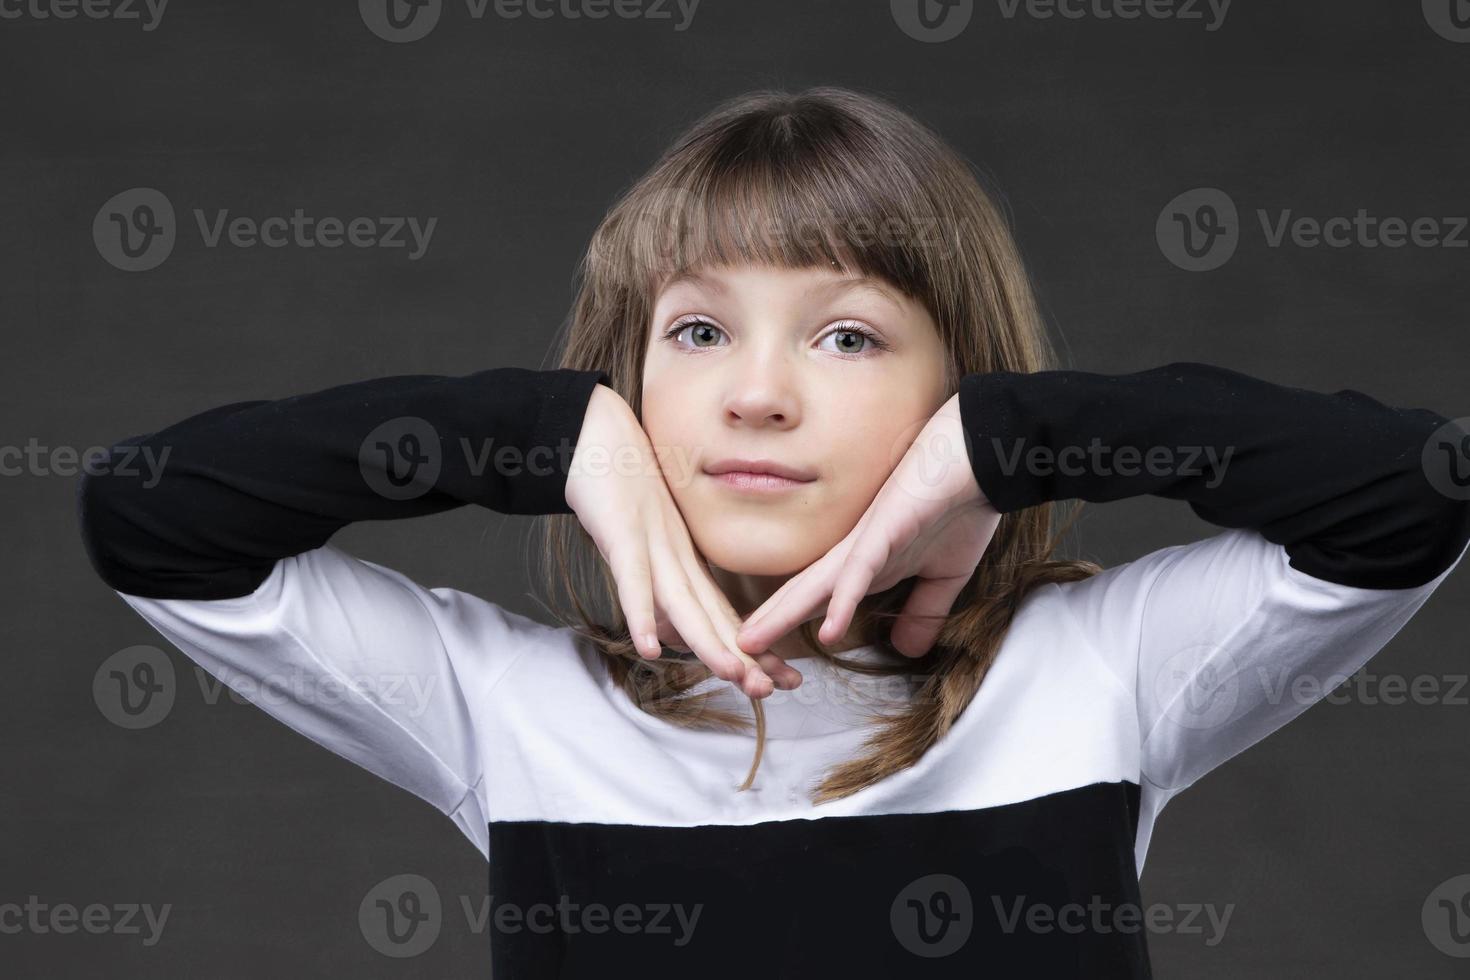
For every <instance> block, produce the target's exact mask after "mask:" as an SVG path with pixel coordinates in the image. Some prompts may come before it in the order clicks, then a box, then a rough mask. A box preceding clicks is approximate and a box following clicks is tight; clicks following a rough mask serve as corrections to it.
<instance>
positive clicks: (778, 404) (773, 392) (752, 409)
mask: <svg viewBox="0 0 1470 980" xmlns="http://www.w3.org/2000/svg"><path fill="white" fill-rule="evenodd" d="M777 361H778V358H777V357H776V356H767V357H752V358H750V359H749V360H748V363H746V364H744V365H742V366H741V367H739V368H737V369H736V372H735V374H734V375H733V376H732V377H731V378H730V382H729V383H730V388H729V391H728V393H727V395H726V397H725V419H726V421H727V422H729V423H731V424H735V425H748V426H759V427H770V428H777V429H787V428H790V427H791V426H793V425H795V424H796V423H797V422H798V421H799V418H800V406H799V404H798V398H797V392H796V384H795V379H794V378H793V377H792V375H791V373H790V371H789V370H788V368H787V367H786V366H784V365H782V364H779V363H777Z"/></svg>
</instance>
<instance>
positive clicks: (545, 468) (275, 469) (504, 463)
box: [76, 368, 611, 599]
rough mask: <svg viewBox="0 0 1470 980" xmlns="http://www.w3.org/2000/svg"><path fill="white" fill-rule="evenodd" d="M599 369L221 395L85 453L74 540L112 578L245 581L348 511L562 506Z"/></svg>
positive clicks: (360, 515)
mask: <svg viewBox="0 0 1470 980" xmlns="http://www.w3.org/2000/svg"><path fill="white" fill-rule="evenodd" d="M598 382H602V383H603V384H608V385H610V384H611V381H610V379H609V378H608V375H607V374H606V373H605V372H602V371H576V370H570V369H556V370H549V371H536V370H531V369H528V368H492V369H490V370H486V371H480V372H477V373H474V374H469V375H465V376H463V377H448V376H442V375H398V376H393V377H383V378H373V379H370V380H366V381H358V382H353V383H350V384H344V385H338V386H336V387H332V388H327V389H324V390H322V391H317V392H312V393H310V394H303V395H295V396H292V397H288V398H281V399H278V400H274V401H246V402H237V403H233V404H229V405H222V406H219V407H217V408H213V409H210V410H208V411H205V412H202V413H200V414H197V415H193V416H190V417H189V418H186V419H184V420H183V421H181V422H177V423H175V424H173V425H170V426H168V427H167V428H164V429H161V430H159V431H158V432H155V433H152V434H151V435H141V436H133V437H131V438H128V439H124V440H122V441H121V442H118V443H115V444H113V445H112V446H111V447H110V448H109V449H108V451H107V452H108V454H107V455H106V456H101V454H94V455H93V457H91V458H89V459H88V461H87V465H86V466H85V467H84V472H83V474H82V476H81V477H80V478H79V480H78V483H77V491H76V498H77V499H76V502H77V516H78V520H79V523H80V527H81V536H82V541H83V543H84V545H85V547H86V551H87V556H88V559H89V560H90V562H91V564H92V567H93V568H94V569H95V570H96V571H97V573H98V575H100V576H101V578H102V580H103V581H104V582H106V583H107V584H108V585H109V586H110V587H112V588H113V589H116V590H118V591H120V592H124V593H128V594H130V595H136V596H143V597H147V598H163V599H224V598H233V597H237V596H243V595H248V594H250V593H251V592H253V591H255V589H256V588H257V587H258V586H259V585H260V583H261V582H263V581H264V580H265V579H266V577H267V576H268V575H269V574H270V571H271V569H272V567H273V566H274V565H275V563H276V561H278V560H279V559H281V558H284V557H287V556H290V555H295V554H299V553H301V552H303V551H308V550H310V549H313V548H316V547H319V546H321V545H323V544H325V543H326V542H327V540H328V539H329V538H330V537H331V536H332V535H333V534H334V533H335V532H336V531H337V530H338V529H340V528H342V527H344V526H346V525H347V524H349V523H351V522H353V521H362V520H389V519H394V518H403V517H417V516H420V515H423V514H433V513H437V512H439V511H444V510H448V509H450V508H453V507H459V506H462V505H464V504H469V503H473V504H480V505H481V506H483V507H487V508H489V509H491V510H495V511H498V512H500V513H503V514H565V513H570V512H571V508H570V507H568V506H567V503H566V497H565V490H566V479H567V472H568V468H569V465H570V462H571V458H572V452H573V450H574V449H575V448H576V443H577V436H578V434H579V433H580V432H581V427H582V420H583V417H584V415H585V413H586V411H587V405H588V402H589V400H590V399H591V397H592V391H593V388H594V386H595V385H596V384H597V383H598Z"/></svg>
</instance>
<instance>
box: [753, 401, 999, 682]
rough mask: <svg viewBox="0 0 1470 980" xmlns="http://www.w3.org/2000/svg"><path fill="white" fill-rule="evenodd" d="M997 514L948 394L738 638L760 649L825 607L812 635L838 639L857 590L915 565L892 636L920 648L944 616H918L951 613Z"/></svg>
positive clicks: (880, 584)
mask: <svg viewBox="0 0 1470 980" xmlns="http://www.w3.org/2000/svg"><path fill="white" fill-rule="evenodd" d="M999 523H1000V514H999V513H997V512H996V510H995V508H994V507H992V506H991V505H990V502H989V501H988V500H987V499H986V498H985V495H984V494H983V493H981V491H980V486H979V484H978V483H977V482H976V481H975V473H974V469H973V467H972V466H971V464H970V458H969V454H968V452H967V451H966V449H965V435H964V430H963V429H962V428H961V424H960V403H959V396H958V395H955V396H953V397H951V398H950V399H949V400H948V401H947V402H945V403H944V405H943V406H942V407H941V408H940V409H939V411H938V412H936V413H935V414H934V416H933V417H932V418H930V419H929V421H928V422H927V423H925V425H924V428H923V429H922V430H921V431H920V432H919V435H918V437H917V438H915V439H914V441H913V442H912V443H911V444H910V445H909V446H908V448H907V449H906V450H905V452H904V456H903V458H902V459H901V460H900V461H899V464H898V465H897V466H896V467H895V468H894V470H893V472H892V473H890V474H889V477H888V480H887V481H886V482H885V483H884V484H883V487H882V489H880V490H879V491H878V495H877V496H876V497H875V498H873V502H872V504H870V505H869V506H868V509H867V511H866V512H865V513H864V514H863V516H862V519H861V520H860V521H858V524H857V526H856V527H855V528H853V530H852V531H851V533H849V534H848V535H847V537H845V538H843V539H842V540H841V541H840V542H838V543H837V544H836V545H835V546H834V547H833V548H832V550H831V551H829V552H827V554H826V555H824V556H823V557H822V558H819V559H818V560H817V561H815V562H814V563H812V564H811V565H809V566H808V567H807V568H805V569H803V570H802V571H801V572H800V573H799V574H797V575H795V576H793V577H792V578H791V579H789V580H788V581H787V582H786V584H784V585H783V586H781V588H779V589H777V590H776V592H775V593H774V594H773V595H772V596H771V597H770V598H769V599H767V600H766V601H765V602H764V603H763V604H762V605H761V607H760V608H759V609H757V610H756V611H755V612H754V613H752V614H751V617H750V618H749V619H748V620H746V621H745V625H744V626H742V627H741V629H740V634H739V637H738V639H739V642H740V646H741V648H742V649H744V650H745V651H746V652H748V653H757V652H759V651H762V650H765V649H766V647H768V646H770V644H772V643H773V642H775V641H776V640H777V639H778V638H779V637H781V636H783V635H785V634H786V633H787V632H788V631H790V630H792V629H794V628H796V627H797V626H799V625H800V624H802V623H804V622H806V621H807V620H809V619H811V618H813V617H814V616H816V615H817V614H818V613H820V612H821V611H822V609H823V607H826V613H827V618H826V621H825V622H824V623H823V624H822V627H821V629H820V630H819V631H818V633H817V637H818V639H819V640H821V642H823V643H826V644H831V643H836V642H837V641H839V640H840V639H842V637H843V636H844V635H846V633H847V629H848V626H849V625H850V624H851V622H852V617H853V614H854V612H855V611H856V610H857V606H858V602H859V601H860V600H861V599H862V598H863V597H864V596H866V595H868V594H869V593H872V592H882V591H883V590H884V589H888V588H891V587H893V586H894V585H896V584H897V583H899V582H901V581H903V580H904V579H906V578H909V577H910V576H915V575H916V576H918V578H919V581H918V582H916V583H915V584H914V588H913V592H912V593H911V594H910V595H909V597H908V600H907V602H906V603H905V604H904V607H903V609H902V610H901V611H900V614H899V617H898V618H897V619H896V620H894V625H893V632H892V634H891V636H890V638H889V639H890V642H891V643H892V644H893V646H894V647H895V648H897V649H898V651H899V652H900V653H903V654H905V655H906V656H910V657H920V656H923V655H924V654H925V653H928V652H929V649H930V648H931V647H932V646H933V645H934V641H935V640H936V639H937V638H938V636H939V630H940V625H941V624H940V623H939V621H938V619H937V618H935V619H926V618H922V617H941V616H944V615H946V614H947V613H949V611H950V610H951V608H953V606H954V602H955V599H956V598H957V597H958V596H959V594H960V591H961V589H963V588H964V586H965V583H966V582H968V581H969V579H970V576H971V574H973V572H974V571H975V566H977V565H978V564H979V563H980V558H981V556H982V555H984V554H985V549H986V548H987V547H988V546H989V545H990V539H991V538H992V537H993V536H994V535H995V528H996V525H998V524H999Z"/></svg>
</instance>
